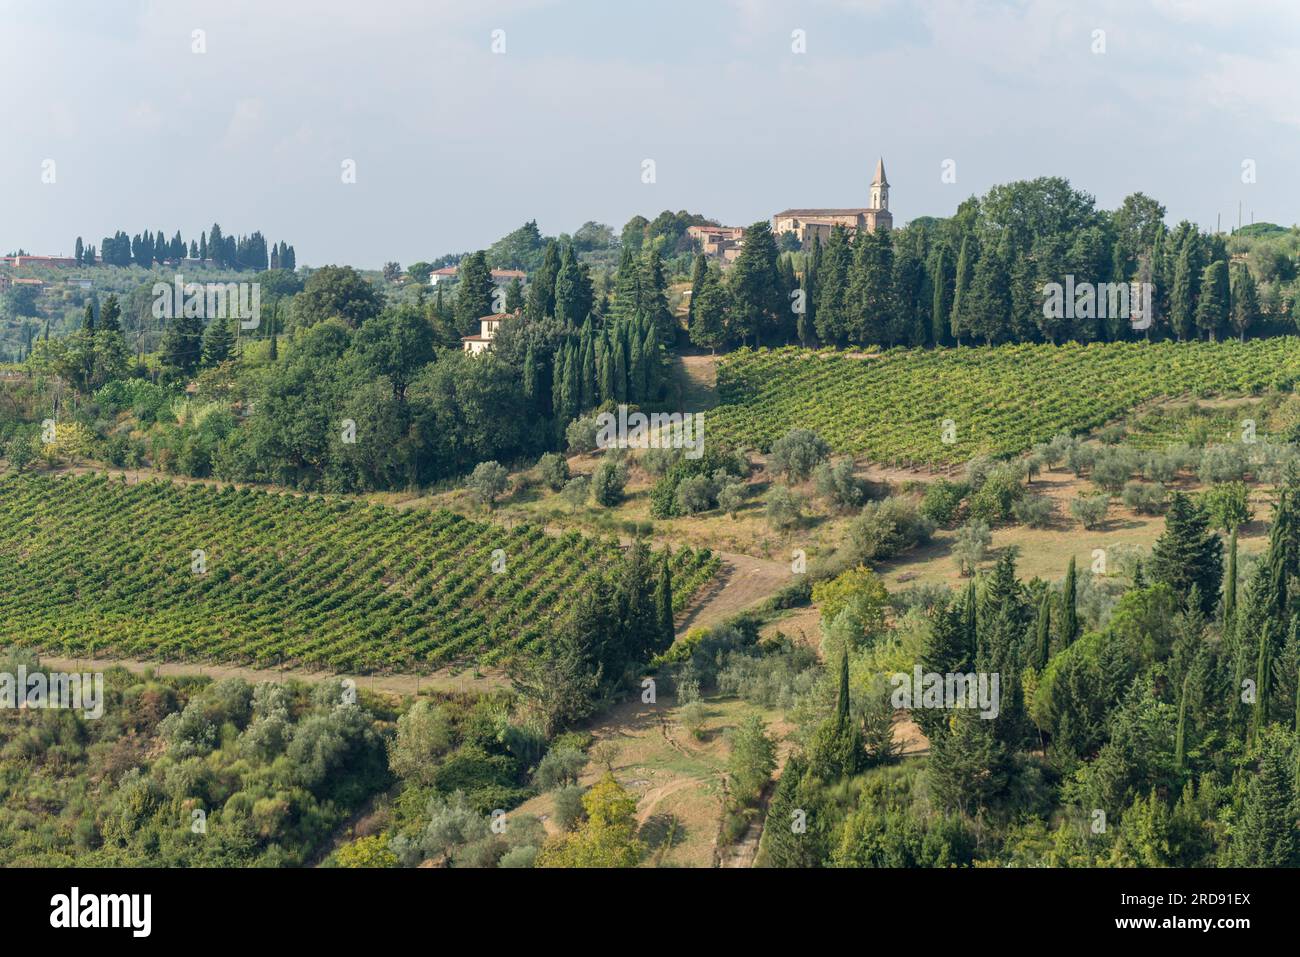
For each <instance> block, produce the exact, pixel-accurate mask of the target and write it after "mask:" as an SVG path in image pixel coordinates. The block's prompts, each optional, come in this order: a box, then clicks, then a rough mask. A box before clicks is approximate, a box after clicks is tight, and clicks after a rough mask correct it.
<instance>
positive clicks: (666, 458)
mask: <svg viewBox="0 0 1300 957" xmlns="http://www.w3.org/2000/svg"><path fill="white" fill-rule="evenodd" d="M681 458H682V450H681V449H656V448H649V449H646V450H645V451H643V452H642V453H641V456H640V458H639V459H638V460H637V461H639V462H640V463H641V467H642V468H643V469H645V470H646V471H647V472H648V473H649V474H651V475H653V476H654V477H655V478H659V477H660V476H662V475H665V474H667V472H668V470H669V469H670V468H672V467H673V466H674V465H676V464H677V463H678V462H679V461H681Z"/></svg>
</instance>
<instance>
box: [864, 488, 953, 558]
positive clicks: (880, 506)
mask: <svg viewBox="0 0 1300 957" xmlns="http://www.w3.org/2000/svg"><path fill="white" fill-rule="evenodd" d="M933 534H934V523H933V522H932V521H930V519H928V518H926V517H925V516H924V515H922V514H921V513H920V511H919V510H918V509H917V507H916V506H915V505H914V504H912V502H911V501H909V500H908V499H905V498H898V497H896V496H893V495H891V496H890V497H888V498H886V499H882V500H881V501H879V502H868V503H867V504H866V505H865V506H863V509H862V513H861V514H860V515H859V516H858V517H857V518H855V519H854V520H853V521H852V522H851V523H850V524H849V528H848V548H849V554H850V560H851V561H853V563H854V564H862V563H864V562H869V561H876V560H883V559H889V558H893V557H894V556H896V555H898V554H900V553H901V552H903V551H905V550H907V549H909V548H912V547H913V546H915V545H920V544H922V543H924V542H928V541H929V540H930V536H931V535H933Z"/></svg>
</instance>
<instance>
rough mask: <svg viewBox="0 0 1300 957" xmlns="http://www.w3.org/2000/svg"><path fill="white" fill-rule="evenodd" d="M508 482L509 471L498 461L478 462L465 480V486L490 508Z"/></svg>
mask: <svg viewBox="0 0 1300 957" xmlns="http://www.w3.org/2000/svg"><path fill="white" fill-rule="evenodd" d="M509 484H510V473H509V472H507V471H506V469H505V466H504V465H501V464H500V463H498V462H480V463H479V464H478V465H476V466H474V471H473V472H472V473H470V477H469V478H468V479H466V480H465V487H466V488H467V489H469V491H470V494H471V495H473V496H474V497H475V498H476V499H478V500H479V501H480V502H482V503H483V504H484V505H486V506H487V507H488V508H491V507H492V505H493V503H495V502H496V500H497V497H498V496H500V495H501V494H502V493H503V492H505V490H506V487H507V486H508V485H509Z"/></svg>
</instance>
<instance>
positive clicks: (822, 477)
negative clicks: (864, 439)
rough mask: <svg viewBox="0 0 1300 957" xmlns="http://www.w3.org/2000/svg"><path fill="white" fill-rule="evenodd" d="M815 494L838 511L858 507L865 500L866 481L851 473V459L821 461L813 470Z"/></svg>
mask: <svg viewBox="0 0 1300 957" xmlns="http://www.w3.org/2000/svg"><path fill="white" fill-rule="evenodd" d="M813 480H814V482H815V483H816V486H817V494H818V495H820V496H821V497H822V498H824V499H826V501H827V502H828V503H829V504H830V506H831V507H832V508H834V509H837V510H839V511H848V510H850V509H855V508H859V507H860V506H861V505H862V503H864V502H865V501H866V500H867V483H866V482H864V481H862V480H861V479H860V478H858V477H857V476H855V475H854V474H853V460H852V459H840V460H839V461H838V462H823V463H822V464H821V465H819V466H817V468H816V470H815V471H814V472H813Z"/></svg>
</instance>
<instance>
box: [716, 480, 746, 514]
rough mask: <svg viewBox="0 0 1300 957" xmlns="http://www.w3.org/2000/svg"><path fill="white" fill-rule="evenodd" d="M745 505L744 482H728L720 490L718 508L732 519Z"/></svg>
mask: <svg viewBox="0 0 1300 957" xmlns="http://www.w3.org/2000/svg"><path fill="white" fill-rule="evenodd" d="M744 504H745V483H744V482H726V483H724V484H723V486H722V488H720V489H718V508H720V509H722V510H723V511H724V512H726V513H727V514H728V515H730V516H731V517H732V518H735V517H736V513H737V512H738V511H740V509H741V508H743V507H744Z"/></svg>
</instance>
